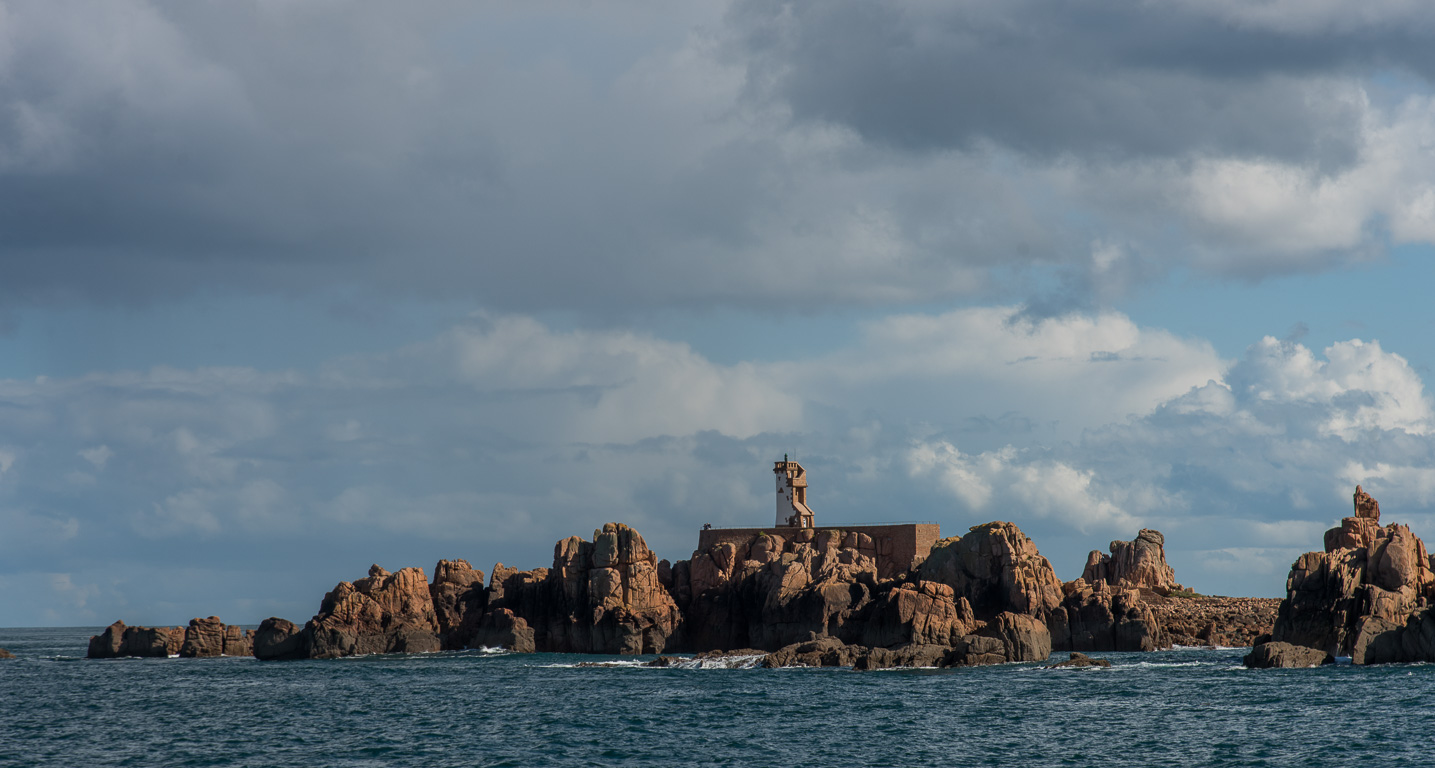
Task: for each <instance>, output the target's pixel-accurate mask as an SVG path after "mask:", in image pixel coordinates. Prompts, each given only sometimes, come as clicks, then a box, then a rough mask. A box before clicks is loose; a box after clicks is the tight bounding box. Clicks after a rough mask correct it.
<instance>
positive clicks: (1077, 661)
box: [1047, 651, 1111, 669]
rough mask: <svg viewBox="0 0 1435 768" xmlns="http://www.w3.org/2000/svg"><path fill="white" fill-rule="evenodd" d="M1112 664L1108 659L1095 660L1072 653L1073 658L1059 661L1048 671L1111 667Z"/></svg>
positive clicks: (1075, 652) (1084, 655)
mask: <svg viewBox="0 0 1435 768" xmlns="http://www.w3.org/2000/svg"><path fill="white" fill-rule="evenodd" d="M1109 666H1111V662H1109V661H1107V660H1106V659H1093V658H1091V657H1090V656H1087V655H1086V654H1084V653H1078V652H1077V651H1072V652H1071V658H1069V659H1067V660H1066V661H1058V662H1057V663H1055V664H1052V665H1050V666H1048V667H1047V669H1065V668H1068V667H1109Z"/></svg>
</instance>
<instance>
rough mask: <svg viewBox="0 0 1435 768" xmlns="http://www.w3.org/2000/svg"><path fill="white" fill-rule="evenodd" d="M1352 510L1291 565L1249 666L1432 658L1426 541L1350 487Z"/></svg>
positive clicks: (1433, 622) (1434, 631)
mask: <svg viewBox="0 0 1435 768" xmlns="http://www.w3.org/2000/svg"><path fill="white" fill-rule="evenodd" d="M1354 502H1355V509H1354V515H1352V516H1350V517H1346V518H1344V519H1343V520H1341V522H1340V527H1338V528H1332V529H1330V530H1328V531H1326V532H1325V550H1324V551H1323V552H1307V553H1306V554H1304V555H1301V556H1300V559H1298V560H1296V562H1295V564H1294V565H1292V566H1291V571H1290V577H1289V578H1288V579H1287V580H1286V597H1285V599H1284V600H1282V601H1281V603H1280V610H1279V613H1278V615H1277V616H1276V622H1275V626H1274V628H1273V629H1272V631H1271V635H1270V637H1268V638H1262V640H1264V641H1265V642H1262V643H1260V644H1258V645H1256V646H1255V648H1254V649H1252V652H1251V654H1250V655H1249V656H1247V657H1246V660H1245V663H1246V666H1250V667H1311V666H1318V665H1321V664H1329V663H1332V662H1334V660H1335V657H1337V656H1348V657H1350V662H1351V663H1352V664H1382V663H1390V662H1402V661H1426V662H1428V661H1435V615H1432V614H1431V612H1430V608H1431V599H1432V598H1435V570H1432V566H1435V563H1432V562H1431V560H1430V557H1429V555H1428V554H1427V553H1426V550H1425V542H1423V541H1421V540H1420V538H1419V537H1418V536H1416V535H1415V534H1413V533H1411V532H1410V528H1409V527H1407V526H1404V525H1400V524H1398V523H1391V524H1389V525H1387V526H1385V527H1383V528H1382V527H1381V526H1380V503H1379V502H1377V501H1376V500H1375V499H1374V498H1372V497H1371V496H1370V494H1368V493H1366V492H1365V490H1364V489H1363V488H1361V487H1360V486H1358V485H1357V486H1356V487H1355V497H1354Z"/></svg>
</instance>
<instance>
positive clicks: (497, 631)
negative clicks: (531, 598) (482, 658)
mask: <svg viewBox="0 0 1435 768" xmlns="http://www.w3.org/2000/svg"><path fill="white" fill-rule="evenodd" d="M466 647H469V648H503V649H506V650H510V651H514V652H516V653H533V652H534V651H535V650H537V646H536V644H535V643H534V642H533V628H532V627H530V626H528V622H526V621H524V620H523V619H521V618H519V617H518V616H516V615H514V613H513V611H510V610H508V609H507V608H499V609H497V610H493V611H489V612H488V613H485V614H484V615H483V618H482V619H480V620H479V622H478V626H477V627H476V628H475V629H474V632H473V634H472V635H471V636H470V637H469V640H468V645H467V646H466Z"/></svg>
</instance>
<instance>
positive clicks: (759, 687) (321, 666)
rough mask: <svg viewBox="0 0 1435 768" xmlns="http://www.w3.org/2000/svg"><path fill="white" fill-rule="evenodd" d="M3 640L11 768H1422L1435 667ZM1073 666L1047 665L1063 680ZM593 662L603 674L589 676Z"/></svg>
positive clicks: (1, 745) (2, 744) (0, 756)
mask: <svg viewBox="0 0 1435 768" xmlns="http://www.w3.org/2000/svg"><path fill="white" fill-rule="evenodd" d="M100 630H101V628H100V627H82V628H74V627H66V628H59V629H33V628H30V629H0V647H3V648H6V649H9V650H10V651H11V652H12V653H14V654H15V655H16V656H17V657H19V658H17V659H14V660H0V766H7V767H8V766H65V767H66V768H78V767H81V766H85V767H88V766H170V767H174V768H180V767H183V766H266V767H267V766H306V767H318V766H345V767H352V768H370V767H374V768H377V767H378V766H416V767H418V766H422V767H423V768H441V767H443V766H1351V765H1369V766H1407V765H1408V766H1430V765H1435V666H1430V665H1424V664H1399V665H1389V666H1381V667H1354V666H1351V665H1349V664H1348V663H1342V664H1337V665H1335V666H1329V667H1324V668H1319V669H1303V670H1247V669H1244V668H1243V667H1242V666H1241V657H1242V656H1243V655H1244V654H1245V653H1246V650H1247V649H1244V648H1217V649H1209V648H1207V649H1194V648H1193V649H1176V650H1170V651H1159V652H1152V653H1106V654H1093V655H1094V656H1100V657H1103V658H1107V659H1109V660H1110V661H1111V662H1112V666H1111V667H1110V668H1109V669H1091V668H1088V669H1045V668H1043V667H1044V665H1042V664H1036V663H1031V664H1005V665H1000V666H993V667H979V668H970V669H947V670H937V669H907V670H885V671H877V672H855V671H852V670H851V669H841V668H838V669H831V668H829V669H779V670H767V669H760V668H755V667H754V666H753V665H754V663H755V659H746V660H737V661H734V662H729V663H724V664H711V663H709V664H701V663H699V662H696V661H687V662H684V663H683V664H681V665H680V666H678V667H675V668H654V667H647V666H644V665H643V663H644V662H645V661H647V660H649V659H651V658H652V657H639V658H632V657H609V656H576V655H563V654H513V653H506V652H503V651H497V650H472V651H460V652H444V653H431V654H413V655H390V656H367V657H357V658H349V659H337V660H329V661H290V662H259V661H256V660H254V659H250V658H218V659H179V658H171V659H116V660H105V661H99V660H87V659H85V658H84V655H85V648H86V643H87V641H88V639H89V636H90V635H92V634H96V633H98V632H99V631H100ZM1065 656H1066V654H1053V656H1052V661H1053V662H1054V661H1056V660H1060V659H1061V658H1064V657H1065ZM595 664H596V665H595Z"/></svg>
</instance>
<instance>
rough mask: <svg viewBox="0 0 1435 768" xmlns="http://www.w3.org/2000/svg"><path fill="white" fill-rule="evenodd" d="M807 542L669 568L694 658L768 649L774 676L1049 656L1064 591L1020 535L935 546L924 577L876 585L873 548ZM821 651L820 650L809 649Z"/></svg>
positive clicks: (980, 536)
mask: <svg viewBox="0 0 1435 768" xmlns="http://www.w3.org/2000/svg"><path fill="white" fill-rule="evenodd" d="M864 539H866V537H864V536H863V535H861V534H857V533H852V532H843V531H839V530H817V531H812V530H804V531H800V532H798V533H797V535H795V536H794V537H792V539H791V540H783V539H782V538H781V537H777V536H771V535H761V536H755V537H754V538H753V539H752V540H750V541H748V542H747V543H746V544H745V545H741V546H740V545H735V544H732V543H730V542H729V543H723V544H719V545H716V546H713V547H712V548H711V549H710V550H709V551H707V552H697V553H694V555H693V559H692V560H691V561H686V562H683V561H680V562H678V563H676V564H674V565H673V566H672V569H671V571H672V585H671V589H672V590H673V594H674V595H675V597H676V599H677V601H678V603H679V605H680V606H682V607H683V608H684V610H685V613H684V615H685V618H686V622H685V624H686V627H687V631H686V632H687V633H686V641H687V644H688V647H689V648H692V649H696V650H708V649H731V648H760V649H765V650H768V651H770V652H771V654H772V655H771V656H770V658H768V659H767V661H766V662H765V663H767V664H768V665H769V666H792V665H797V666H811V665H833V664H840V665H846V664H857V663H859V662H860V664H861V665H863V666H864V668H865V667H868V666H873V667H885V666H893V665H901V666H912V665H915V666H942V665H947V666H950V665H958V664H975V663H1000V662H1006V661H1029V660H1035V659H1038V658H1045V657H1046V656H1047V655H1048V654H1049V653H1050V652H1051V635H1050V633H1049V631H1048V630H1047V628H1046V624H1045V617H1046V613H1047V612H1048V611H1049V610H1050V608H1051V607H1053V606H1055V604H1056V602H1057V599H1058V595H1059V592H1058V590H1059V586H1060V582H1058V581H1057V579H1056V576H1055V574H1054V573H1053V572H1052V570H1051V565H1050V564H1049V563H1048V562H1047V561H1046V559H1045V558H1043V557H1041V555H1040V554H1039V553H1038V552H1037V551H1036V547H1035V546H1034V545H1033V544H1032V543H1031V540H1030V539H1028V538H1027V537H1026V536H1025V535H1024V534H1022V533H1021V531H1020V530H1019V529H1017V527H1016V526H1014V525H1012V524H1011V523H990V524H987V525H980V526H975V527H973V528H972V530H971V532H970V533H968V534H967V535H966V536H963V537H961V538H951V539H947V540H944V541H942V542H939V543H938V546H937V547H936V548H935V549H934V550H933V551H932V553H931V554H930V555H929V556H928V557H927V559H926V561H925V562H924V563H923V564H922V565H921V567H920V568H919V569H918V570H917V572H916V573H912V574H906V575H904V576H903V577H902V578H898V579H891V580H879V579H878V575H877V569H876V558H875V552H874V551H873V550H872V549H871V546H870V539H868V540H864ZM814 643H817V645H813V644H814Z"/></svg>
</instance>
